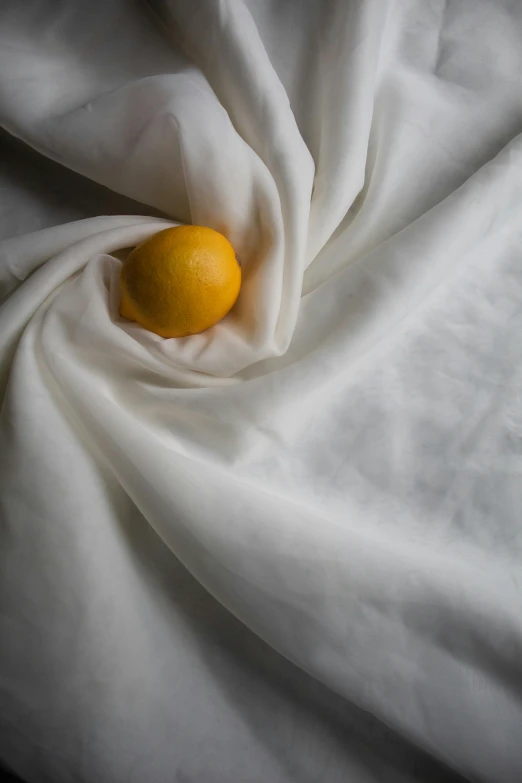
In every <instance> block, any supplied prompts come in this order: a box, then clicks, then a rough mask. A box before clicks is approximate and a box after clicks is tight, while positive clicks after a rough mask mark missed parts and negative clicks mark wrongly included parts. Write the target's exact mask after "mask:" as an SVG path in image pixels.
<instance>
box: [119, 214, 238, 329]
mask: <svg viewBox="0 0 522 783" xmlns="http://www.w3.org/2000/svg"><path fill="white" fill-rule="evenodd" d="M120 279H121V305H120V313H121V315H122V316H123V317H124V318H127V319H129V320H131V321H137V322H138V323H139V324H141V326H144V327H145V329H149V331H151V332H155V333H156V334H159V335H161V337H186V336H187V335H189V334H198V332H202V331H204V330H205V329H208V328H209V327H210V326H213V325H214V324H216V323H217V322H218V321H220V320H221V319H222V318H223V317H224V316H225V315H226V314H227V313H228V311H229V310H230V309H231V307H232V306H233V305H234V303H235V301H236V299H237V297H238V295H239V288H240V286H241V265H240V262H239V258H238V257H237V256H236V254H235V252H234V248H233V247H232V245H231V244H230V242H229V241H228V239H226V238H225V237H224V236H223V235H222V234H220V233H218V232H217V231H214V230H213V229H212V228H205V227H203V226H178V227H177V228H167V229H165V231H160V232H159V233H158V234H155V235H154V236H153V237H151V238H150V239H148V240H147V241H146V242H143V244H141V245H138V247H136V248H135V249H134V250H133V251H132V252H131V253H130V254H129V255H128V257H127V258H126V260H125V261H124V262H123V265H122V268H121V278H120Z"/></svg>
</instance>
